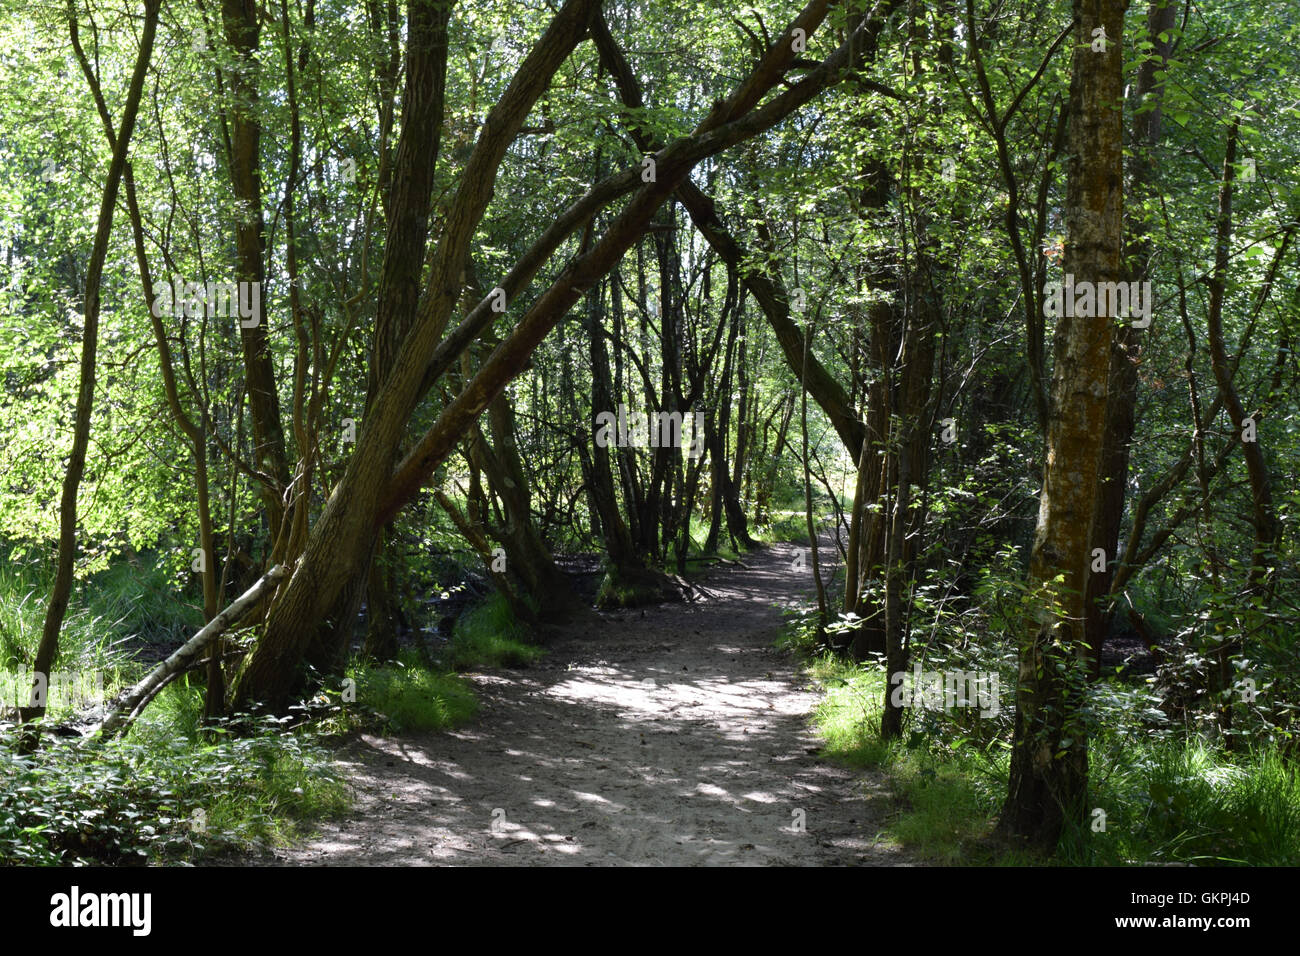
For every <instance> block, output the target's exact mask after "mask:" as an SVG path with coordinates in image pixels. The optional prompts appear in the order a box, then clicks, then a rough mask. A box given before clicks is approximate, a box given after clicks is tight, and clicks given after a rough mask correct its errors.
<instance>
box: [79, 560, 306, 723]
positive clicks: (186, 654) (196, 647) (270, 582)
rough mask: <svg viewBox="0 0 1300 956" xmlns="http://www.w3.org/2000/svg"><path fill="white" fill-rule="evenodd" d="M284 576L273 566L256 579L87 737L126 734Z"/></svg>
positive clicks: (125, 696)
mask: <svg viewBox="0 0 1300 956" xmlns="http://www.w3.org/2000/svg"><path fill="white" fill-rule="evenodd" d="M287 573H288V572H287V571H285V569H284V567H283V566H281V565H278V564H277V565H276V566H275V567H273V568H271V570H270V571H267V572H266V574H264V575H262V576H261V577H260V578H258V579H257V581H256V583H254V584H253V586H252V587H251V588H249V589H248V590H247V591H245V592H244V593H243V594H241V595H240V596H239V597H238V598H236V599H235V600H234V601H233V602H232V603H231V604H230V606H229V607H227V608H226V609H225V610H224V611H222V612H221V613H220V614H218V615H217V616H216V617H214V618H213V619H212V620H211V621H209V622H208V623H207V624H206V625H204V627H203V629H202V630H200V631H199V632H198V633H197V634H195V635H194V636H193V637H191V638H190V639H189V640H188V641H186V642H185V643H184V644H182V645H181V647H180V648H179V649H178V650H177V651H176V652H175V653H174V654H172V655H171V656H170V657H169V658H167V659H166V660H165V661H163V662H162V663H161V664H159V665H158V666H157V667H155V668H154V669H153V670H151V671H150V672H149V673H148V674H147V675H145V677H144V678H143V679H142V680H140V681H139V683H137V684H136V685H135V686H134V687H132V688H131V689H130V690H129V691H127V692H126V693H125V694H123V695H121V696H120V697H118V698H117V700H115V701H114V702H113V703H112V704H111V705H110V706H109V710H108V713H107V714H106V715H105V717H104V719H103V720H102V721H100V723H99V724H98V725H97V726H95V727H93V728H92V729H91V730H90V732H89V734H88V735H87V736H90V737H95V736H98V737H99V738H100V739H101V740H108V739H110V738H112V737H115V736H116V735H117V734H119V733H121V732H122V731H124V730H126V728H127V727H129V726H130V725H131V722H132V721H134V720H135V719H136V718H137V717H139V716H140V714H141V713H143V711H144V709H145V708H146V707H148V706H149V702H150V701H152V700H153V699H154V698H155V697H157V696H158V694H159V693H161V692H162V689H163V688H164V687H166V686H167V685H168V684H170V683H171V682H172V681H173V680H175V679H176V678H177V677H179V676H180V675H181V674H183V673H185V672H186V671H187V670H189V669H190V668H192V667H194V666H195V665H196V664H199V663H201V661H200V658H201V656H202V654H203V652H204V651H205V650H207V649H208V647H209V645H211V644H212V643H213V642H214V641H216V639H217V638H218V637H220V636H221V635H222V634H224V633H225V632H226V631H228V630H229V629H230V628H231V627H233V626H234V625H235V624H237V623H238V622H239V621H240V620H241V619H242V618H244V617H245V616H246V615H247V614H248V612H249V611H251V610H252V609H253V608H255V607H257V606H258V605H259V604H261V602H262V599H263V598H265V597H267V595H269V594H270V593H271V592H272V591H274V590H275V588H276V586H277V585H278V584H279V583H280V581H281V580H283V579H284V576H285V575H286V574H287Z"/></svg>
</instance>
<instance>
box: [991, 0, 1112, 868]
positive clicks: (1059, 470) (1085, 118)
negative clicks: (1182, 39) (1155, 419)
mask: <svg viewBox="0 0 1300 956" xmlns="http://www.w3.org/2000/svg"><path fill="white" fill-rule="evenodd" d="M1125 5H1126V4H1125V0H1076V2H1075V13H1076V15H1077V19H1076V26H1075V31H1074V37H1073V42H1074V58H1073V64H1072V72H1071V80H1070V107H1069V109H1070V119H1069V124H1070V149H1069V152H1070V164H1069V177H1068V185H1067V191H1066V209H1065V215H1066V229H1067V240H1066V246H1065V259H1064V270H1065V272H1066V274H1067V275H1073V276H1074V281H1075V283H1076V284H1077V283H1080V282H1092V283H1094V284H1097V283H1101V282H1118V281H1120V280H1121V279H1122V278H1123V274H1122V272H1123V270H1122V263H1121V255H1120V253H1121V236H1122V231H1121V222H1122V216H1123V205H1124V203H1123V151H1122V136H1121V132H1122V118H1123V112H1122V93H1123V87H1122V82H1123V76H1122V59H1123V57H1122V52H1123V49H1122V48H1123V45H1122V38H1123V29H1124V8H1125ZM1094 30H1102V31H1104V36H1105V42H1104V51H1103V50H1102V49H1095V50H1094V45H1095V44H1097V37H1096V36H1094V33H1093V31H1094ZM1095 288H1096V286H1095V285H1094V289H1095ZM1101 298H1103V297H1094V299H1095V301H1094V306H1095V307H1094V308H1092V309H1091V310H1088V309H1086V308H1085V309H1082V310H1081V311H1091V312H1092V313H1093V314H1092V315H1072V314H1070V313H1072V312H1074V311H1075V310H1074V309H1073V308H1067V309H1063V310H1062V311H1063V312H1064V313H1065V314H1063V315H1061V316H1059V317H1057V319H1056V322H1057V327H1056V333H1055V337H1054V343H1053V348H1054V351H1055V356H1056V364H1055V368H1054V370H1053V374H1052V389H1051V409H1050V418H1049V424H1048V440H1047V462H1046V465H1045V467H1044V469H1043V490H1042V495H1041V499H1040V502H1039V512H1038V527H1037V531H1036V533H1035V536H1034V545H1033V552H1032V555H1031V559H1030V572H1029V577H1030V588H1031V600H1032V603H1031V605H1030V613H1029V615H1028V616H1027V618H1028V619H1027V620H1026V622H1025V629H1024V632H1023V636H1022V639H1021V642H1020V654H1019V657H1020V669H1019V680H1018V683H1017V688H1016V720H1015V732H1014V738H1013V745H1012V746H1013V749H1012V757H1011V774H1010V780H1009V783H1008V793H1007V801H1006V804H1005V805H1004V807H1003V811H1002V817H1001V820H1000V825H1001V828H1002V830H1003V832H1005V833H1007V834H1009V835H1011V836H1012V837H1014V838H1018V839H1022V840H1024V841H1027V843H1028V844H1029V845H1030V846H1032V847H1034V848H1036V849H1039V850H1043V851H1051V850H1052V849H1053V848H1054V847H1055V846H1056V844H1057V842H1058V841H1059V839H1060V837H1061V834H1062V831H1063V829H1064V828H1065V827H1066V826H1067V825H1070V826H1072V827H1081V826H1082V823H1083V819H1084V811H1085V807H1086V801H1087V793H1088V742H1087V727H1086V726H1085V725H1084V723H1083V717H1082V715H1081V714H1080V712H1079V707H1080V703H1081V697H1082V693H1083V691H1084V686H1085V684H1084V682H1085V681H1086V678H1087V673H1088V669H1089V659H1088V657H1089V655H1088V649H1087V641H1086V634H1085V632H1084V621H1085V607H1084V602H1085V599H1086V598H1085V595H1086V593H1087V586H1088V575H1089V567H1090V565H1091V563H1092V556H1091V554H1090V552H1089V546H1090V544H1091V542H1092V528H1093V524H1094V519H1095V515H1096V509H1097V497H1098V490H1099V484H1100V477H1101V464H1102V462H1101V456H1102V450H1103V447H1104V443H1105V437H1106V436H1105V429H1106V403H1107V389H1108V385H1109V380H1110V358H1111V339H1112V335H1113V330H1114V321H1115V317H1114V316H1111V315H1108V314H1106V313H1107V311H1108V309H1107V308H1106V307H1105V306H1106V305H1109V304H1110V303H1109V302H1108V301H1100V299H1101Z"/></svg>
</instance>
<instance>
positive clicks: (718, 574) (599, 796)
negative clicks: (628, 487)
mask: <svg viewBox="0 0 1300 956" xmlns="http://www.w3.org/2000/svg"><path fill="white" fill-rule="evenodd" d="M793 556H794V549H793V547H791V546H777V547H776V548H773V549H769V550H765V551H762V552H758V553H754V554H750V555H747V556H746V558H745V564H746V565H748V567H734V566H722V567H720V568H718V569H717V570H715V571H713V572H712V573H711V574H710V575H709V576H708V578H707V579H706V580H705V582H704V583H703V585H702V587H703V589H704V593H703V594H702V595H701V596H699V597H698V599H697V600H696V601H694V602H690V603H686V604H676V605H672V604H669V605H663V606H659V607H653V608H647V609H645V611H644V612H642V611H641V610H634V611H629V612H616V613H602V614H595V613H593V614H592V615H591V618H590V620H587V621H584V622H582V623H580V624H578V625H575V626H574V627H573V628H571V629H570V631H569V632H568V633H567V634H565V635H563V636H561V637H559V638H558V639H555V640H553V641H552V642H551V644H550V646H549V653H548V655H547V657H546V658H545V659H544V660H543V661H542V662H541V664H539V665H536V666H534V667H531V668H528V669H527V670H519V671H507V670H502V671H493V672H488V673H480V674H472V675H469V677H470V679H471V680H472V681H473V682H474V684H475V685H476V687H477V689H478V692H479V694H480V697H481V702H482V709H481V712H480V715H479V718H478V720H477V721H475V722H474V723H473V724H472V725H470V726H468V727H464V728H461V729H459V730H456V731H452V732H445V733H436V734H427V735H417V736H402V737H372V736H368V735H367V736H363V737H361V738H360V739H359V740H357V741H355V742H353V743H352V744H350V745H349V746H348V747H347V748H345V749H344V750H343V751H342V752H341V753H340V760H341V761H342V762H343V763H344V765H345V770H346V771H347V773H348V774H349V776H350V778H351V779H352V781H353V783H354V785H355V786H356V787H357V789H358V803H357V811H356V813H354V814H353V816H352V817H350V818H348V819H346V820H343V821H341V822H336V823H331V824H327V825H325V826H324V827H323V828H322V829H321V831H320V834H319V836H318V837H317V838H315V839H313V840H312V841H310V842H309V843H307V844H305V845H302V846H299V847H295V848H293V849H291V850H287V851H285V850H281V851H277V852H276V854H275V861H274V862H277V863H290V864H295V865H350V866H355V865H366V864H372V865H390V864H396V865H410V864H437V863H445V864H456V865H475V864H486V865H498V866H499V865H521V866H535V865H545V864H570V865H588V866H590V865H624V864H627V865H647V864H649V865H653V864H671V865H710V864H715V865H716V864H740V865H778V864H789V865H859V864H870V865H882V864H898V863H906V862H908V861H907V860H906V859H905V858H904V857H903V856H902V854H901V853H900V852H899V851H898V850H897V849H896V848H894V847H891V846H889V845H887V844H883V843H881V842H879V841H878V839H877V837H876V834H877V831H878V830H879V827H880V820H881V819H882V815H883V814H884V813H885V812H886V811H887V810H888V809H889V808H890V807H891V803H890V799H889V797H888V796H887V794H886V793H885V791H884V788H883V786H882V784H881V782H880V780H879V778H877V777H875V776H871V775H869V774H863V773H861V772H857V771H849V770H845V769H843V768H839V767H835V766H832V765H829V764H827V763H826V762H824V761H822V760H820V759H819V758H817V757H816V756H815V754H816V750H817V739H816V737H815V736H814V735H813V734H812V733H811V732H810V731H809V730H808V714H809V711H810V710H811V709H812V707H813V706H814V705H815V704H816V701H817V695H816V694H815V693H814V692H813V690H812V688H811V687H809V686H808V685H807V682H806V681H805V680H802V679H800V677H799V676H798V674H797V672H796V669H795V666H794V663H793V661H792V660H791V659H790V657H789V656H788V655H786V654H782V653H781V652H779V651H776V650H775V649H774V648H773V646H772V644H773V641H774V640H775V638H776V636H777V633H778V630H779V628H780V626H781V624H782V616H781V613H780V610H779V608H778V607H777V606H776V605H778V604H784V603H787V602H790V601H793V600H796V599H798V598H800V597H802V594H803V592H804V591H806V590H807V589H808V588H809V587H810V586H811V582H810V578H809V576H808V574H807V573H806V572H805V573H804V574H802V575H800V574H796V573H795V572H793V571H792V570H791V568H790V565H791V561H792V560H793ZM800 820H802V822H803V824H804V829H803V832H800V830H799V829H798V828H797V824H798V822H799V821H800Z"/></svg>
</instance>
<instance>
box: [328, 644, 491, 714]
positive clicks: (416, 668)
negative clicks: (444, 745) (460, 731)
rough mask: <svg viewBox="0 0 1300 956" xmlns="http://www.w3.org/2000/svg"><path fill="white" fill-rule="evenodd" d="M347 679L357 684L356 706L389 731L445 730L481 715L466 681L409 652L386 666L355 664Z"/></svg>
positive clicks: (476, 701)
mask: <svg viewBox="0 0 1300 956" xmlns="http://www.w3.org/2000/svg"><path fill="white" fill-rule="evenodd" d="M348 676H349V677H350V678H352V679H353V680H355V681H356V692H357V699H356V703H357V704H359V705H361V706H362V707H364V708H365V709H366V710H367V711H369V712H372V713H374V714H375V715H377V716H378V717H379V719H380V720H381V721H382V722H383V725H384V727H385V728H386V729H388V730H392V731H396V732H399V733H402V732H414V731H430V730H445V729H446V728H448V727H454V726H456V725H458V724H463V723H465V722H466V721H469V720H471V719H472V718H473V717H474V715H475V714H477V713H478V700H477V699H476V698H475V697H474V691H473V690H472V689H471V688H470V686H469V684H468V683H466V682H465V680H464V679H463V678H461V677H458V676H457V675H455V674H447V673H440V672H438V671H435V670H430V669H429V668H428V667H425V666H424V665H423V664H421V663H420V661H419V659H418V657H417V656H416V655H415V654H414V653H412V652H409V651H408V652H403V653H402V655H400V657H399V659H398V660H397V661H395V662H394V663H392V664H390V665H386V666H383V667H373V666H368V665H354V666H353V667H352V668H351V669H350V670H349V671H348Z"/></svg>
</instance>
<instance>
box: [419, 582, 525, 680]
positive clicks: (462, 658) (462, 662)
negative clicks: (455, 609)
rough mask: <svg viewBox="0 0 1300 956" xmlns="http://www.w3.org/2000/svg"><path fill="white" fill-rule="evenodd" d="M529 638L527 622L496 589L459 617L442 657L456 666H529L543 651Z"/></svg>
mask: <svg viewBox="0 0 1300 956" xmlns="http://www.w3.org/2000/svg"><path fill="white" fill-rule="evenodd" d="M528 640H529V633H528V628H527V626H525V625H524V624H522V623H520V622H519V621H518V620H516V619H515V616H514V614H513V613H511V611H510V605H509V604H508V603H507V602H506V599H505V598H504V597H502V596H501V595H500V594H498V593H493V594H492V595H491V596H490V597H489V598H488V599H487V600H486V601H484V602H483V603H482V604H480V605H478V606H477V607H475V608H473V609H472V610H470V611H468V612H466V613H465V614H463V615H461V616H460V618H459V619H457V621H456V626H455V628H454V629H453V630H452V635H451V641H450V642H449V644H448V646H447V648H446V650H445V651H444V654H443V657H444V660H445V662H446V663H448V664H450V665H451V666H452V667H453V668H455V669H456V670H471V669H473V668H478V667H527V666H528V665H529V664H531V663H533V662H534V661H536V660H537V659H538V658H539V657H541V656H542V654H543V653H544V652H543V651H542V649H541V648H540V647H537V646H536V645H534V644H530V643H529V642H528Z"/></svg>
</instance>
